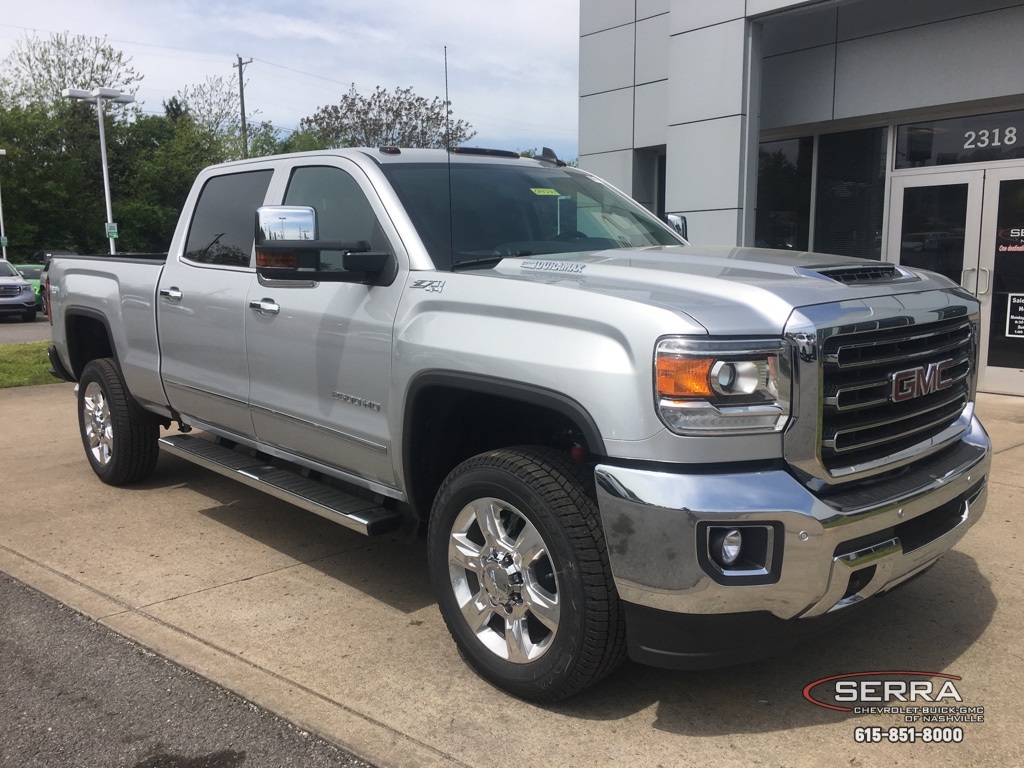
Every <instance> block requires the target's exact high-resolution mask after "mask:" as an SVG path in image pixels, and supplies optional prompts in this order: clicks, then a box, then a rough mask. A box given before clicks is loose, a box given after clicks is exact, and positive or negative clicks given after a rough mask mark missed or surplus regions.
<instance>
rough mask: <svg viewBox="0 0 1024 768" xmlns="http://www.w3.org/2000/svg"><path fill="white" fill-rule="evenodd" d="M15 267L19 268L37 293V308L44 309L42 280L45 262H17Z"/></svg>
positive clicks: (19, 271) (20, 272)
mask: <svg viewBox="0 0 1024 768" xmlns="http://www.w3.org/2000/svg"><path fill="white" fill-rule="evenodd" d="M14 268H15V269H16V270H18V273H19V274H20V275H21V276H22V277H24V278H25V279H26V280H28V283H29V285H31V286H32V290H33V291H35V294H36V309H38V310H42V307H43V294H42V289H41V285H42V280H41V276H42V274H43V269H44V268H45V265H43V264H15V265H14Z"/></svg>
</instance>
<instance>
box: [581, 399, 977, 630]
mask: <svg viewBox="0 0 1024 768" xmlns="http://www.w3.org/2000/svg"><path fill="white" fill-rule="evenodd" d="M990 465H991V446H990V443H989V440H988V436H987V435H986V434H985V431H984V429H983V428H982V427H981V425H980V424H979V423H978V421H977V419H972V420H971V426H970V429H969V430H968V432H967V433H966V434H965V435H964V436H963V438H961V440H959V441H958V442H957V443H956V444H955V445H953V446H950V447H949V448H948V449H946V450H944V451H942V452H941V453H940V454H936V455H935V456H932V457H928V458H927V459H925V460H922V461H920V462H918V463H917V464H915V465H913V466H912V467H910V468H908V469H906V470H904V473H903V474H901V475H897V476H895V477H893V478H891V479H886V480H881V481H879V482H876V483H874V484H872V485H862V486H860V487H859V489H858V490H856V491H844V492H843V491H841V492H839V493H835V494H833V495H832V496H828V497H822V496H817V495H815V494H813V493H812V492H811V491H810V490H809V489H808V488H807V487H806V486H804V485H803V484H801V483H800V482H799V481H798V480H796V479H795V478H794V477H793V476H792V475H791V474H789V472H787V471H786V470H785V469H783V468H781V467H780V468H777V469H775V468H773V469H767V470H764V471H748V472H733V473H721V474H716V473H708V472H705V473H692V474H686V473H679V474H676V473H670V472H658V471H651V470H646V469H633V468H625V467H618V466H612V465H607V464H602V465H599V466H597V467H596V469H595V477H596V480H597V496H598V503H599V505H600V509H601V518H602V522H603V525H604V533H605V538H606V540H607V543H608V552H609V560H610V562H611V568H612V574H613V576H614V578H615V584H616V587H617V588H618V592H619V596H620V597H621V598H622V599H623V600H624V601H626V602H627V603H632V604H635V605H640V606H645V607H646V608H651V609H657V610H659V611H667V612H671V613H677V614H695V615H714V614H738V613H748V612H763V611H766V612H768V613H770V614H772V615H774V616H775V617H777V618H778V619H794V618H806V617H814V616H819V615H822V614H825V613H829V612H836V611H838V610H841V609H842V608H845V607H848V606H850V605H853V604H855V603H857V602H860V601H862V600H864V599H866V598H868V597H870V596H871V595H874V594H878V593H881V592H885V591H887V590H889V589H892V588H893V587H895V586H897V585H898V584H900V583H902V582H903V581H906V580H907V579H909V578H911V577H913V576H914V575H916V574H917V573H919V572H921V571H922V570H924V569H925V568H927V567H928V566H929V565H931V564H932V563H933V562H934V561H935V560H936V559H937V558H938V557H939V556H940V555H941V554H942V553H944V552H946V551H947V550H949V549H950V548H951V547H953V546H954V545H955V544H956V543H957V542H958V541H959V540H960V539H961V538H962V537H963V536H964V534H965V533H966V532H967V529H968V528H970V527H971V526H972V525H973V524H974V523H975V522H977V520H978V518H980V517H981V514H982V512H983V511H984V508H985V502H986V499H987V480H988V473H989V468H990ZM702 523H710V524H714V525H731V524H744V523H746V524H750V523H755V524H756V523H764V524H771V525H772V526H773V528H772V530H773V531H776V532H777V533H776V534H775V535H774V537H773V548H774V554H773V557H774V558H777V560H776V561H775V567H774V568H773V569H772V570H773V571H774V573H773V574H771V575H770V576H769V577H768V579H767V580H768V581H770V583H751V582H750V580H749V579H747V580H746V583H743V582H744V579H742V578H738V579H735V580H733V581H732V583H730V578H729V576H728V575H724V574H722V573H720V572H717V573H715V574H712V573H711V567H709V564H708V558H707V557H706V553H701V552H699V549H700V548H701V547H704V548H705V549H706V546H707V545H706V543H702V542H701V541H700V540H699V537H698V535H697V532H698V530H700V527H701V524H702ZM855 573H856V574H859V575H858V576H857V577H856V578H855V579H854V580H853V581H851V577H852V576H853V575H854V574H855ZM713 576H714V577H713ZM754 581H757V580H756V579H755V580H754ZM762 581H764V579H762Z"/></svg>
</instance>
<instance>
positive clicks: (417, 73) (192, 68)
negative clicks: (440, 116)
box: [0, 0, 579, 159]
mask: <svg viewBox="0 0 1024 768" xmlns="http://www.w3.org/2000/svg"><path fill="white" fill-rule="evenodd" d="M4 6H5V7H4V12H3V14H2V15H0V60H2V59H3V58H5V57H6V56H7V55H8V54H9V53H10V52H11V51H12V50H13V49H14V47H15V45H16V44H17V41H18V39H19V38H21V37H24V36H26V35H29V36H31V35H35V36H37V37H41V38H44V39H45V38H48V37H49V35H50V34H51V33H60V32H65V31H67V32H70V33H72V34H82V35H88V36H97V37H103V36H104V35H105V36H106V38H107V42H108V43H110V44H111V45H112V46H113V47H114V48H116V49H118V50H121V51H123V52H124V53H125V54H126V55H128V56H131V58H132V61H131V65H132V66H133V67H135V69H136V70H137V71H138V72H139V73H141V74H143V75H144V76H145V77H144V79H143V81H142V83H141V85H140V87H139V89H138V91H137V92H136V98H137V99H138V101H140V102H141V103H142V109H143V110H144V111H146V112H153V113H157V114H161V113H162V106H161V104H162V102H163V101H164V100H165V99H169V98H170V97H171V96H173V95H175V93H177V92H178V91H180V90H181V89H182V88H184V87H185V86H188V85H195V84H202V83H204V82H205V81H206V78H207V77H210V76H214V77H215V76H220V77H222V78H224V80H225V81H227V80H229V79H230V77H231V76H232V74H233V73H234V72H235V70H234V69H233V68H232V64H235V63H236V62H237V59H236V55H240V56H241V57H242V59H243V61H246V60H248V59H252V63H251V64H248V65H246V67H245V81H246V85H245V105H246V112H252V111H253V110H258V112H259V113H258V115H257V116H256V119H257V120H270V121H271V122H273V123H274V125H275V126H277V127H279V128H283V129H285V130H294V129H295V128H296V127H297V126H298V124H299V120H301V119H302V118H303V117H306V116H308V115H312V114H313V113H314V112H315V111H316V109H317V108H318V107H321V106H324V105H327V104H335V103H337V102H338V101H339V100H340V97H341V95H342V94H343V93H344V92H346V91H347V90H348V88H349V86H350V85H351V84H353V83H354V84H355V86H356V89H357V90H358V91H360V92H361V93H363V94H364V95H369V94H371V93H372V92H373V90H374V88H375V87H376V86H378V85H379V86H382V87H384V88H386V89H388V90H393V89H394V88H395V87H398V86H401V87H412V89H413V90H414V91H415V92H416V93H417V94H418V95H421V96H425V97H427V98H433V97H434V96H440V97H443V96H444V92H445V65H444V50H445V47H446V46H447V49H448V90H449V96H450V99H451V102H452V110H453V117H454V118H456V119H461V120H465V121H467V122H469V123H471V124H472V125H473V127H474V128H475V129H476V131H477V135H476V136H475V137H474V138H473V139H471V140H470V141H469V142H468V143H469V144H470V145H473V146H482V147H492V148H498V149H529V148H534V147H537V148H539V147H542V146H549V147H551V148H552V149H554V150H555V152H556V153H557V154H558V155H559V157H562V158H565V159H571V158H575V157H577V155H578V149H577V147H578V144H577V109H578V93H579V75H578V68H579V0H517V2H514V3H512V2H507V1H506V2H499V1H498V0H475V1H472V2H471V1H469V0H299V1H298V2H296V0H251V1H250V2H246V3H241V2H237V0H236V1H234V2H232V1H231V0H89V1H87V2H83V1H82V0H34V1H30V2H15V0H7V2H5V3H4Z"/></svg>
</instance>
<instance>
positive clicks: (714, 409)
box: [654, 337, 791, 435]
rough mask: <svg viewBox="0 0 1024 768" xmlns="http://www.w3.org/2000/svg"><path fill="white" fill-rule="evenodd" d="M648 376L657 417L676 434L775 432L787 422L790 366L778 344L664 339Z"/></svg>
mask: <svg viewBox="0 0 1024 768" xmlns="http://www.w3.org/2000/svg"><path fill="white" fill-rule="evenodd" d="M654 372H655V400H656V403H657V408H658V415H659V416H660V417H661V420H662V421H663V422H664V423H665V426H667V427H668V428H669V429H671V430H672V431H673V432H676V433H677V434H680V435H707V434H718V435H721V434H744V433H756V432H780V431H781V430H782V429H783V428H784V427H785V426H786V422H787V420H788V419H789V400H790V387H791V374H790V362H789V358H788V355H787V354H786V347H785V345H784V344H783V343H782V342H781V341H779V340H778V339H768V340H760V339H757V340H742V341H708V340H707V339H689V338H681V337H668V338H664V339H662V340H661V341H659V342H658V346H657V349H656V350H655V354H654Z"/></svg>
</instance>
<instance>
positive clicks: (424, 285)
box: [409, 280, 444, 293]
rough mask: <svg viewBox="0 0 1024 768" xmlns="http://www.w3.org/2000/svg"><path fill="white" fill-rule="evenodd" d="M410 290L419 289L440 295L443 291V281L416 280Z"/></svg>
mask: <svg viewBox="0 0 1024 768" xmlns="http://www.w3.org/2000/svg"><path fill="white" fill-rule="evenodd" d="M409 287H410V288H419V289H420V290H424V291H427V292H428V293H440V292H441V291H443V290H444V280H416V281H415V282H413V284H412V285H410V286H409Z"/></svg>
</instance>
